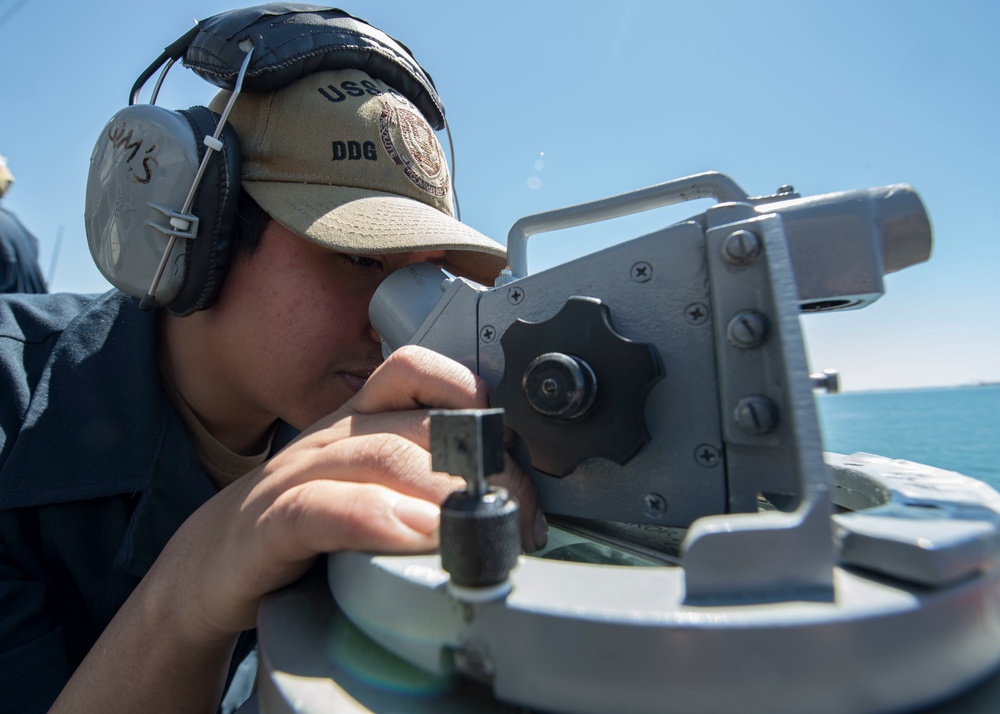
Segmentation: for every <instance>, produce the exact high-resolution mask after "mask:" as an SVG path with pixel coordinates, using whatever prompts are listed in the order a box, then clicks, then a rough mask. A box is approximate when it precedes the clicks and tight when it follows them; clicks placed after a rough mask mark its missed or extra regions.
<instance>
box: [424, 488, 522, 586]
mask: <svg viewBox="0 0 1000 714" xmlns="http://www.w3.org/2000/svg"><path fill="white" fill-rule="evenodd" d="M517 512H518V506H517V501H516V500H515V499H514V498H513V497H511V496H510V494H508V493H507V489H505V488H500V487H492V488H490V490H489V492H487V493H486V494H485V495H483V496H482V497H480V498H474V497H472V496H471V495H470V494H469V492H468V491H456V492H455V493H453V494H451V495H450V496H448V498H447V499H446V500H445V502H444V504H443V505H442V506H441V567H442V568H444V570H445V571H446V572H447V573H448V574H449V575H451V581H452V583H454V584H455V585H461V586H463V587H486V586H489V585H497V584H499V583H502V582H503V581H504V580H506V579H507V576H508V575H509V574H510V571H511V570H512V569H513V568H514V566H515V565H517V557H518V556H519V555H520V554H521V536H520V531H519V526H518V516H517Z"/></svg>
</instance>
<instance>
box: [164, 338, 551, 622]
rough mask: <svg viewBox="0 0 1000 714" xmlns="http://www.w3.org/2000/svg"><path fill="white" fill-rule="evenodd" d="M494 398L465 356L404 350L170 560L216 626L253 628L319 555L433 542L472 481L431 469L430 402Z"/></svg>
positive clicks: (172, 546) (224, 497)
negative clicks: (264, 607) (269, 601)
mask: <svg viewBox="0 0 1000 714" xmlns="http://www.w3.org/2000/svg"><path fill="white" fill-rule="evenodd" d="M487 396H488V388H487V386H486V384H485V383H484V382H483V381H482V380H481V379H479V378H478V377H477V376H476V375H474V374H473V373H472V372H471V371H469V370H468V369H466V368H465V367H463V366H462V365H460V364H458V363H457V362H454V361H452V360H450V359H448V358H446V357H443V356H441V355H439V354H437V353H434V352H431V351H428V350H424V349H420V348H404V349H402V350H399V351H398V352H397V353H395V354H394V355H393V356H392V357H390V358H389V359H388V360H387V361H386V362H385V363H384V364H383V365H382V366H380V367H379V368H378V369H377V370H376V371H375V372H374V374H372V376H371V378H370V379H369V380H368V383H367V384H366V385H365V387H364V388H363V389H362V390H361V391H360V392H358V394H357V395H355V397H354V398H353V399H351V400H350V401H349V402H348V403H347V404H345V405H344V407H343V408H341V409H340V410H338V411H337V412H335V413H333V414H331V415H330V416H329V417H327V418H325V419H323V420H321V421H320V422H319V423H317V424H316V425H314V426H313V427H311V428H310V429H308V430H306V431H305V432H303V433H302V434H301V435H300V436H299V437H298V438H297V439H296V440H295V441H294V442H292V443H291V444H290V445H289V446H288V447H286V448H285V449H284V450H282V451H281V452H280V453H279V454H277V455H276V456H274V457H273V458H272V459H271V460H270V461H269V462H267V463H266V464H264V465H263V466H262V467H261V468H259V469H258V470H257V471H255V472H252V473H251V474H248V475H247V476H246V477H244V478H242V479H240V480H239V481H237V482H236V483H234V484H232V485H230V486H229V487H227V488H226V489H224V490H223V491H222V492H220V493H219V494H218V495H217V496H216V497H215V498H213V499H212V500H211V501H209V502H208V503H207V504H205V506H203V507H202V508H201V509H199V510H198V511H197V512H196V513H195V514H194V515H193V516H192V517H191V518H189V519H188V521H187V522H185V524H184V525H183V526H182V528H181V529H180V530H179V531H178V532H177V534H176V535H175V537H174V538H173V539H172V540H171V542H170V543H169V544H168V546H167V548H166V549H165V550H164V554H163V556H162V557H161V559H160V561H163V562H169V563H172V564H173V565H172V568H176V567H178V564H180V565H181V567H182V568H183V571H182V573H181V577H183V578H184V579H185V580H187V584H188V585H189V586H191V587H193V588H194V592H195V593H196V594H197V602H198V603H199V606H200V608H199V609H200V610H201V611H202V614H201V617H202V618H203V620H204V621H203V623H202V626H204V627H205V628H206V631H208V632H215V633H219V634H221V633H223V632H238V631H240V630H242V629H247V628H250V627H253V626H254V620H255V618H256V611H257V606H258V603H259V600H260V598H261V597H262V596H263V595H265V594H267V593H268V592H271V591H273V590H275V589H277V588H279V587H282V586H284V585H286V584H289V583H291V582H293V581H294V580H295V579H297V578H298V577H299V576H301V575H302V574H303V573H304V572H305V571H306V570H307V569H308V567H309V566H310V565H311V563H312V562H313V561H314V559H315V558H316V556H317V555H318V554H320V553H325V552H330V551H337V550H358V551H369V552H381V553H420V552H428V551H432V550H434V549H435V548H436V547H437V544H438V524H439V516H440V511H439V508H438V505H439V504H440V503H442V502H443V501H444V499H445V498H446V497H447V496H448V494H450V493H452V492H453V491H455V490H458V489H461V488H463V487H464V486H465V482H464V481H463V479H461V478H458V477H455V476H449V475H446V474H441V473H435V472H432V471H431V464H430V454H429V451H428V449H429V444H430V440H429V423H430V419H429V416H428V414H427V410H428V409H430V408H436V409H468V408H485V407H486V406H488V399H487ZM507 461H508V466H507V469H506V472H505V473H504V474H501V475H498V476H497V477H495V480H496V482H497V483H498V484H500V485H503V486H505V487H506V488H508V489H509V490H510V492H511V493H512V494H513V495H514V496H515V497H516V498H517V499H518V501H519V502H520V513H521V521H522V528H521V532H522V540H523V544H524V547H525V549H526V550H534V549H535V548H536V547H540V546H541V545H544V542H545V537H546V528H545V521H544V518H543V517H542V516H541V513H540V511H538V506H537V500H536V496H535V491H534V487H533V486H532V484H531V482H530V481H529V480H528V478H527V477H526V476H525V475H524V473H523V472H521V471H520V470H519V469H518V468H517V467H516V466H515V465H514V463H513V461H512V460H511V459H510V458H509V457H508V459H507ZM160 561H158V562H157V565H160ZM155 567H156V566H154V569H155Z"/></svg>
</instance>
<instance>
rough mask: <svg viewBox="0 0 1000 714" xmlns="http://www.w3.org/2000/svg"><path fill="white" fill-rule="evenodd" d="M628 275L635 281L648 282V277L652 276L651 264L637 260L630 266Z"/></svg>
mask: <svg viewBox="0 0 1000 714" xmlns="http://www.w3.org/2000/svg"><path fill="white" fill-rule="evenodd" d="M629 275H631V277H632V280H634V281H635V282H637V283H645V282H649V279H650V278H652V277H653V266H652V265H650V264H649V263H647V262H645V261H639V262H638V263H636V264H635V265H633V266H632V270H631V271H630V273H629Z"/></svg>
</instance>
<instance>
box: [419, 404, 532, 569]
mask: <svg viewBox="0 0 1000 714" xmlns="http://www.w3.org/2000/svg"><path fill="white" fill-rule="evenodd" d="M430 419H431V468H433V469H434V470H435V471H444V472H447V473H451V474H454V475H456V476H462V477H463V478H465V480H466V482H467V488H465V489H463V490H461V491H456V492H454V493H452V494H451V495H450V496H448V498H447V499H445V502H444V503H443V504H442V505H441V567H442V568H444V570H445V571H446V572H447V573H448V574H449V575H451V582H452V584H453V585H458V586H461V587H466V588H477V587H489V586H493V585H499V584H500V583H503V582H504V581H505V580H507V576H508V575H509V574H510V571H511V570H512V569H513V568H514V566H515V565H517V558H518V556H519V555H520V554H521V536H520V528H519V520H518V504H517V499H515V498H514V497H513V496H511V495H510V494H509V493H508V492H507V489H505V488H500V487H498V486H489V484H487V482H486V477H487V476H489V475H490V474H493V473H498V472H500V471H502V470H503V466H504V450H503V409H455V410H440V411H432V412H431V413H430Z"/></svg>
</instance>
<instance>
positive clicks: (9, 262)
mask: <svg viewBox="0 0 1000 714" xmlns="http://www.w3.org/2000/svg"><path fill="white" fill-rule="evenodd" d="M13 183H14V175H13V174H12V173H11V172H10V168H8V166H7V159H6V157H4V156H2V155H0V199H2V198H3V196H4V194H5V193H7V191H8V190H10V187H11V184H13ZM46 291H47V287H46V285H45V279H44V278H43V277H42V270H41V268H40V267H39V266H38V240H37V239H36V238H35V236H33V235H32V234H31V232H30V231H29V230H28V229H27V228H25V227H24V224H23V223H21V221H19V220H18V219H17V216H15V215H14V213H13V212H12V211H9V210H8V209H6V208H4V206H3V203H2V202H0V293H44V292H46Z"/></svg>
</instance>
